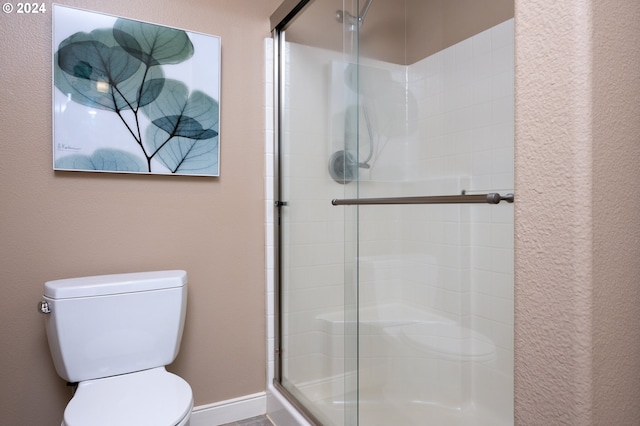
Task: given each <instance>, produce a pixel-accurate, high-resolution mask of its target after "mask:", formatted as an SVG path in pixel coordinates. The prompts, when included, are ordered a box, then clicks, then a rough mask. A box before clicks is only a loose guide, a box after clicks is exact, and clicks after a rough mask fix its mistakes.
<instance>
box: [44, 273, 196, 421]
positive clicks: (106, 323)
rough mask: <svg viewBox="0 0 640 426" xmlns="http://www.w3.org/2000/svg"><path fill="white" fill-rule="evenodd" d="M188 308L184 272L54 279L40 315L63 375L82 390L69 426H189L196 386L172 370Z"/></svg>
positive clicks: (68, 416)
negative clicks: (170, 369)
mask: <svg viewBox="0 0 640 426" xmlns="http://www.w3.org/2000/svg"><path fill="white" fill-rule="evenodd" d="M186 306H187V273H186V272H185V271H182V270H172V271H155V272H139V273H130V274H115V275H100V276H93V277H82V278H70V279H62V280H55V281H48V282H47V283H45V285H44V297H43V300H42V301H41V302H40V304H39V310H40V312H42V313H43V314H46V315H45V318H46V319H45V329H46V333H47V339H48V341H49V349H50V350H51V357H52V359H53V363H54V365H55V368H56V371H57V373H58V375H59V376H60V377H62V378H63V379H64V380H66V381H67V382H70V383H73V384H77V388H76V391H75V393H74V395H73V397H72V398H71V401H70V402H69V404H68V405H67V407H66V409H65V411H64V419H63V421H62V426H113V425H118V426H134V425H135V426H146V425H148V426H185V425H189V419H190V417H191V411H192V409H193V394H192V391H191V387H190V386H189V384H188V383H187V382H186V381H185V380H183V379H182V378H180V377H178V376H176V375H175V374H172V373H170V372H168V371H167V370H166V369H165V366H166V365H168V364H171V363H172V362H173V361H174V360H175V358H176V356H177V355H178V351H179V349H180V341H181V340H182V330H183V328H184V319H185V312H186Z"/></svg>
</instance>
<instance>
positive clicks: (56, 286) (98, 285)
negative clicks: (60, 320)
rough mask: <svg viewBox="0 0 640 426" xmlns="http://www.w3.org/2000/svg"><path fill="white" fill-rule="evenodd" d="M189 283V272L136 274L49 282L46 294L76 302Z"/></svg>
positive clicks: (45, 290) (45, 287) (46, 286)
mask: <svg viewBox="0 0 640 426" xmlns="http://www.w3.org/2000/svg"><path fill="white" fill-rule="evenodd" d="M186 284H187V273H186V272H185V271H182V270H171V271H153V272H134V273H128V274H112V275H96V276H92V277H79V278H67V279H62V280H54V281H47V282H46V283H45V284H44V295H45V296H46V297H49V298H51V299H73V298H77V297H93V296H108V295H115V294H124V293H137V292H140V291H151V290H163V289H168V288H175V287H182V286H184V285H186Z"/></svg>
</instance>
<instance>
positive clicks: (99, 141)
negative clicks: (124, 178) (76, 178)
mask: <svg viewBox="0 0 640 426" xmlns="http://www.w3.org/2000/svg"><path fill="white" fill-rule="evenodd" d="M52 15H53V61H52V62H53V64H52V67H53V72H52V74H53V168H54V170H64V171H85V172H113V173H135V174H155V175H158V174H159V175H189V176H219V175H220V125H219V123H220V67H221V40H220V37H218V36H212V35H205V34H201V33H197V32H192V31H186V30H181V29H176V28H172V27H167V26H163V25H157V24H150V23H147V22H143V21H138V20H133V19H128V18H122V17H117V16H112V15H107V14H103V13H99V12H92V11H87V10H82V9H77V8H73V7H67V6H61V5H53V14H52Z"/></svg>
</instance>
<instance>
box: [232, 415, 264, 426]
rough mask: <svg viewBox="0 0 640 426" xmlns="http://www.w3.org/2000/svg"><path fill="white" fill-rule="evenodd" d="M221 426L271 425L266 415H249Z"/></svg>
mask: <svg viewBox="0 0 640 426" xmlns="http://www.w3.org/2000/svg"><path fill="white" fill-rule="evenodd" d="M221 426H273V423H271V420H269V418H268V417H267V416H258V417H251V418H250V419H244V420H238V421H237V422H233V423H227V424H224V425H221Z"/></svg>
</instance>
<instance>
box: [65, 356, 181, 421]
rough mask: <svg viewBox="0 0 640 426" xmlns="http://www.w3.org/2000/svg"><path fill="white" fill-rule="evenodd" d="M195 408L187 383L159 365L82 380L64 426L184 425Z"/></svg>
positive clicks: (70, 404)
mask: <svg viewBox="0 0 640 426" xmlns="http://www.w3.org/2000/svg"><path fill="white" fill-rule="evenodd" d="M192 409H193V397H192V392H191V388H190V387H189V385H188V384H187V382H185V381H184V380H183V379H181V378H180V377H178V376H176V375H175V374H172V373H169V372H168V371H166V370H165V368H164V367H159V368H153V369H151V370H145V371H141V372H137V373H130V374H123V375H120V376H114V377H108V378H105V379H96V380H87V381H84V382H81V383H79V384H78V389H77V390H76V392H75V394H74V395H73V398H72V399H71V401H70V402H69V404H68V405H67V408H66V409H65V411H64V421H63V423H62V426H89V425H91V426H114V425H138V426H144V425H149V426H184V425H188V424H189V418H190V417H191V410H192Z"/></svg>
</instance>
